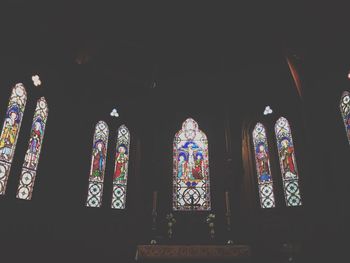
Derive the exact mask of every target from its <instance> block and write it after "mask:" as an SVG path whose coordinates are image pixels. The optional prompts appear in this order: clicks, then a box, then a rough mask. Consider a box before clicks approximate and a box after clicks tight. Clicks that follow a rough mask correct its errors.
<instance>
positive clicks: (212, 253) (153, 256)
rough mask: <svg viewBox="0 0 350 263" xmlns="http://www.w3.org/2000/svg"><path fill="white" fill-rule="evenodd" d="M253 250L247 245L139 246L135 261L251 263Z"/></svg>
mask: <svg viewBox="0 0 350 263" xmlns="http://www.w3.org/2000/svg"><path fill="white" fill-rule="evenodd" d="M250 257H251V249H250V247H249V246H247V245H138V246H137V249H136V255H135V260H136V261H142V262H153V261H173V262H175V261H177V262H178V261H179V260H181V261H182V262H193V261H201V262H203V261H208V262H228V261H230V262H250Z"/></svg>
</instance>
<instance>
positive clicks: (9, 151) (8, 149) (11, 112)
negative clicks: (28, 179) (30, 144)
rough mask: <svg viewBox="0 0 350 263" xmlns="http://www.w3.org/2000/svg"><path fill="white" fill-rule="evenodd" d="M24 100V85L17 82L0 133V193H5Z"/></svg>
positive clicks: (25, 95) (24, 103) (25, 100)
mask: <svg viewBox="0 0 350 263" xmlns="http://www.w3.org/2000/svg"><path fill="white" fill-rule="evenodd" d="M26 102H27V93H26V90H25V87H24V86H23V84H22V83H18V84H16V85H15V86H14V87H13V89H12V93H11V96H10V101H9V104H8V107H7V111H6V117H5V121H4V126H3V127H2V132H1V135H0V195H3V194H5V191H6V185H7V180H8V177H9V175H10V169H11V164H12V159H13V155H14V152H15V148H16V143H17V138H18V134H19V131H20V127H21V123H22V118H23V113H24V109H25V106H26Z"/></svg>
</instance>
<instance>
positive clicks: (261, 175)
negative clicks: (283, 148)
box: [253, 123, 275, 208]
mask: <svg viewBox="0 0 350 263" xmlns="http://www.w3.org/2000/svg"><path fill="white" fill-rule="evenodd" d="M253 142H254V154H255V163H256V172H257V176H258V187H259V197H260V206H261V207H262V208H271V207H275V196H274V192H273V181H272V176H271V168H270V155H269V147H268V144H267V138H266V130H265V127H264V125H263V124H261V123H257V124H256V125H255V128H254V130H253Z"/></svg>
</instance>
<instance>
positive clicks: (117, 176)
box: [113, 145, 129, 180]
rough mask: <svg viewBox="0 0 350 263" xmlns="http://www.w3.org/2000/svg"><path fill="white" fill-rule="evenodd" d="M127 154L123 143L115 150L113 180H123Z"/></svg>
mask: <svg viewBox="0 0 350 263" xmlns="http://www.w3.org/2000/svg"><path fill="white" fill-rule="evenodd" d="M128 160H129V158H128V155H127V149H126V147H125V146H124V145H120V146H119V147H118V150H117V154H116V157H115V172H114V177H113V179H114V180H125V179H126V173H127V164H128Z"/></svg>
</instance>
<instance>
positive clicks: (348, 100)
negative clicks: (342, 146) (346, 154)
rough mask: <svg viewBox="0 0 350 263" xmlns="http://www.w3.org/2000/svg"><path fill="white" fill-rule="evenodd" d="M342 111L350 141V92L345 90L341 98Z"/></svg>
mask: <svg viewBox="0 0 350 263" xmlns="http://www.w3.org/2000/svg"><path fill="white" fill-rule="evenodd" d="M340 111H341V115H342V117H343V121H344V124H345V130H346V134H347V136H348V141H349V143H350V93H349V92H348V91H344V92H343V95H342V96H341V100H340Z"/></svg>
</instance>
